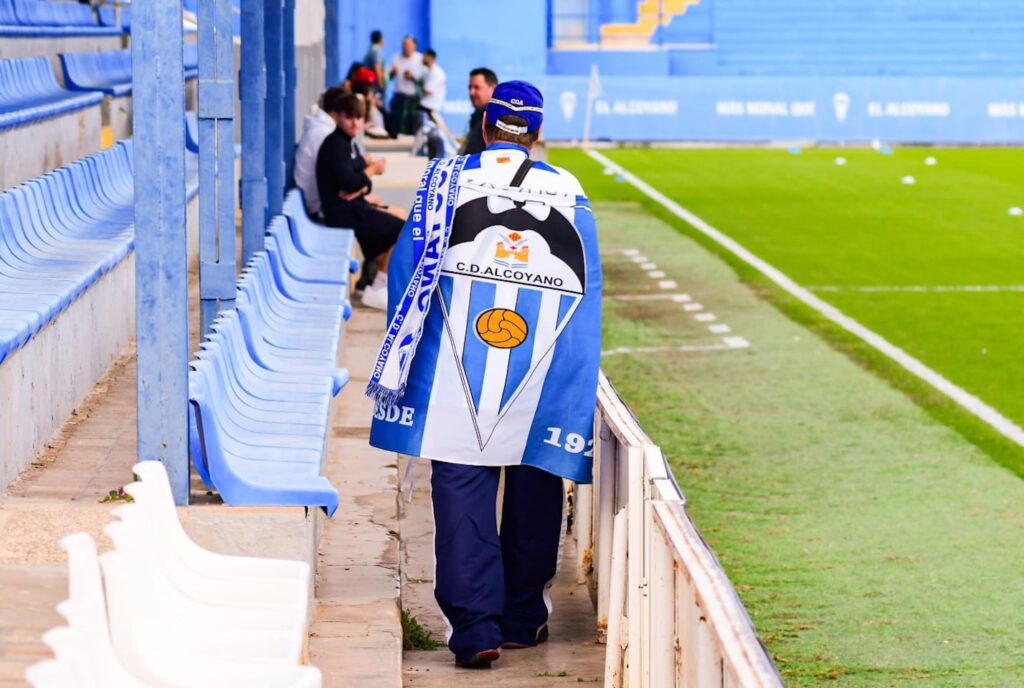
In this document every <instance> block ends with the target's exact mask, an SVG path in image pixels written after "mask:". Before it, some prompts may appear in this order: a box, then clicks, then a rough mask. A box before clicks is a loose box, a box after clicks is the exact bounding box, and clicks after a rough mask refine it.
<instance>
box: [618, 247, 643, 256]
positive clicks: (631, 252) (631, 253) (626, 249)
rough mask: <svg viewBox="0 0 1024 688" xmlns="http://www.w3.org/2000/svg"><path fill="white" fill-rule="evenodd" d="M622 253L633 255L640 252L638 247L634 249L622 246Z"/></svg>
mask: <svg viewBox="0 0 1024 688" xmlns="http://www.w3.org/2000/svg"><path fill="white" fill-rule="evenodd" d="M622 253H623V254H624V255H627V256H635V255H637V254H638V253H640V249H636V248H624V249H622Z"/></svg>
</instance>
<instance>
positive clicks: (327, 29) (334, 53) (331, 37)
mask: <svg viewBox="0 0 1024 688" xmlns="http://www.w3.org/2000/svg"><path fill="white" fill-rule="evenodd" d="M339 10H340V8H339V7H338V0H324V52H326V53H327V60H326V65H325V67H324V87H325V88H330V87H331V86H338V85H340V84H341V77H342V73H343V68H342V66H341V52H340V50H341V36H340V31H341V27H340V26H339V24H338V22H339V20H340V15H339Z"/></svg>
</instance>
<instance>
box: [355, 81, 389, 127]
mask: <svg viewBox="0 0 1024 688" xmlns="http://www.w3.org/2000/svg"><path fill="white" fill-rule="evenodd" d="M349 82H350V83H351V84H352V88H351V90H352V92H353V93H357V94H359V95H361V96H363V98H364V99H365V101H366V135H367V136H369V137H370V138H374V139H386V138H390V137H389V135H388V132H387V130H386V129H385V128H384V115H383V114H382V113H381V102H380V95H379V94H378V93H377V76H376V75H375V74H374V73H373V71H372V70H369V69H367V68H366V67H360V68H359V69H357V70H355V71H354V72H353V73H352V74H351V75H350V77H349Z"/></svg>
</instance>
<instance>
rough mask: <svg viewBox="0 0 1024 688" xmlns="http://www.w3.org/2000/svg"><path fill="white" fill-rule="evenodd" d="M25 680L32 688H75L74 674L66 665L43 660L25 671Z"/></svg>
mask: <svg viewBox="0 0 1024 688" xmlns="http://www.w3.org/2000/svg"><path fill="white" fill-rule="evenodd" d="M25 680H26V681H28V684H29V685H30V686H32V687H33V688H77V686H78V683H77V682H76V681H75V676H74V674H72V673H71V669H70V668H69V667H68V665H67V664H65V663H64V662H61V661H60V660H56V659H44V660H43V661H41V662H36V663H35V664H33V665H32V666H30V667H29V668H28V669H26V670H25Z"/></svg>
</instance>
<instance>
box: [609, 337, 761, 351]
mask: <svg viewBox="0 0 1024 688" xmlns="http://www.w3.org/2000/svg"><path fill="white" fill-rule="evenodd" d="M729 339H741V340H743V343H742V344H739V345H738V344H735V343H730V342H728V341H726V340H729ZM723 342H725V343H723V344H705V345H703V346H620V347H617V348H615V349H608V350H607V351H602V352H601V355H602V356H620V355H622V354H660V353H665V352H673V353H695V352H700V351H728V350H730V349H742V348H744V347H748V346H750V343H749V342H748V341H747V340H745V339H743V337H726V338H725V340H723Z"/></svg>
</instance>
